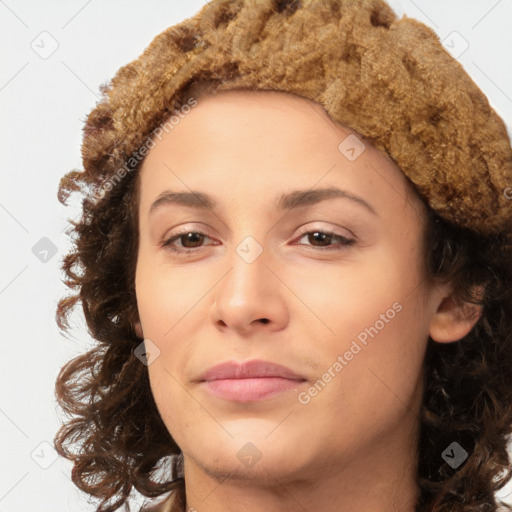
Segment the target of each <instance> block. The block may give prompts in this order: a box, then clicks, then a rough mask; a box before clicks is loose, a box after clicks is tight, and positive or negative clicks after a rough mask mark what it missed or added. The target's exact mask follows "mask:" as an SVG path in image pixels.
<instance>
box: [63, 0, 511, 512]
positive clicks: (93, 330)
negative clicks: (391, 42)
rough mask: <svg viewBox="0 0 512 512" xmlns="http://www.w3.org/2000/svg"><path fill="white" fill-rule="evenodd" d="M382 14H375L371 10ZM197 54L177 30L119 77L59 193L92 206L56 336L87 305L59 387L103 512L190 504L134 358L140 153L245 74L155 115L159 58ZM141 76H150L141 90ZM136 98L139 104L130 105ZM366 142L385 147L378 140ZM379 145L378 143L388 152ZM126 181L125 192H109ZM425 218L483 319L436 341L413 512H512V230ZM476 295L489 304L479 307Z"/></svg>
mask: <svg viewBox="0 0 512 512" xmlns="http://www.w3.org/2000/svg"><path fill="white" fill-rule="evenodd" d="M218 3H219V4H223V5H225V6H231V5H235V4H238V3H239V2H232V3H231V2H229V1H223V2H218ZM380 3H381V2H378V1H377V0H376V1H375V2H373V1H372V2H370V4H371V6H375V5H380ZM275 4H276V9H277V11H279V12H286V9H288V11H290V12H291V7H290V6H293V5H294V4H297V2H283V1H281V2H275ZM285 4H286V5H285ZM334 4H335V2H334V1H333V5H334ZM287 6H288V7H287ZM372 9H373V7H372ZM372 12H373V11H372ZM224 14H225V16H224V18H223V19H220V18H219V19H215V20H214V21H212V22H211V23H214V24H217V25H219V24H224V25H225V24H227V23H229V20H230V15H232V14H233V13H231V14H230V12H228V11H227V10H226V11H224ZM383 20H384V19H383ZM383 20H381V21H382V23H384V21H385V20H384V21H383ZM217 25H216V26H217ZM196 42H197V40H196V38H195V36H194V37H192V36H191V35H190V31H187V30H184V29H180V28H179V27H178V28H175V29H174V30H172V31H170V32H168V33H167V34H166V36H165V38H164V39H160V40H159V41H158V42H157V43H154V44H152V46H151V47H150V49H149V51H146V52H145V53H144V55H143V56H141V59H140V61H138V64H137V65H135V64H134V63H131V64H129V65H127V66H125V67H123V68H121V70H120V71H119V72H118V74H117V75H116V77H115V78H114V79H113V80H112V82H111V83H110V84H108V85H105V86H102V87H101V90H102V93H103V97H102V100H101V102H100V103H98V105H97V106H96V107H95V108H94V110H93V111H92V112H91V113H90V114H89V116H88V118H87V121H86V124H85V127H84V141H83V146H82V155H83V161H84V171H78V170H73V171H70V172H69V173H67V174H66V175H65V176H64V177H63V178H62V180H61V183H60V186H59V193H58V198H59V201H61V202H62V203H63V204H66V201H67V199H68V197H69V196H70V194H71V193H74V192H80V193H81V195H82V196H83V200H82V216H81V219H80V220H79V221H77V222H75V221H71V224H72V228H71V231H70V234H71V236H72V237H73V250H72V252H70V253H69V254H68V255H66V256H65V257H64V259H63V262H62V269H63V271H64V273H65V275H66V279H65V284H66V285H67V286H68V287H69V288H70V290H72V294H71V295H69V296H67V297H64V298H62V299H61V301H60V302H59V305H58V309H57V323H58V325H59V327H60V329H61V330H62V331H66V330H68V329H69V314H70V313H71V311H72V310H73V309H74V308H75V307H76V306H77V305H78V304H80V305H81V307H82V310H83V313H84V316H85V319H86V322H87V326H88V329H89V332H90V335H91V336H92V338H94V340H95V346H94V348H92V350H90V351H88V352H87V353H85V354H83V355H80V356H78V357H76V358H74V359H72V360H71V361H69V362H68V363H67V364H66V365H65V366H64V367H63V368H62V369H61V371H60V373H59V375H58V378H57V382H56V396H57V400H58V403H59V405H60V407H61V408H62V409H63V411H64V412H65V413H66V414H67V415H68V416H69V420H68V421H67V422H66V423H64V424H63V425H62V427H61V428H60V430H59V431H58V433H57V434H56V437H55V447H56V450H57V451H58V453H59V454H60V455H61V456H63V457H65V458H67V459H69V460H71V461H73V463H74V466H73V471H72V479H73V482H74V483H75V485H77V486H78V487H79V488H80V489H81V490H83V491H84V492H86V493H88V494H89V495H91V496H93V497H96V498H99V499H100V500H101V502H100V504H99V506H98V508H97V510H98V512H113V511H115V510H117V509H118V508H119V507H121V506H122V505H123V504H125V503H126V502H127V500H128V498H129V495H130V493H131V491H132V489H136V490H137V491H139V492H140V493H141V494H143V495H144V496H147V497H151V498H156V497H158V496H161V495H163V494H164V493H167V492H169V491H173V490H177V492H180V493H181V494H180V496H181V499H182V500H183V487H184V478H183V465H182V464H183V459H182V453H181V450H180V448H179V446H178V445H177V444H176V443H175V442H174V440H173V439H172V437H171V435H170V433H169V432H168V430H167V428H166V427H165V425H164V423H163V421H162V419H161V417H160V414H159V412H158V410H157V407H156V404H155V402H154V399H153V396H152V393H151V389H150V385H149V379H148V371H147V367H146V366H145V365H143V364H141V362H140V360H139V359H138V358H137V357H135V356H134V350H135V349H136V348H137V347H138V346H139V345H140V343H141V339H140V338H139V337H138V336H137V334H136V332H135V330H134V323H135V322H136V321H137V320H138V313H137V303H136V295H135V284H134V279H135V267H136V263H137V253H138V237H139V233H138V208H139V180H138V176H139V173H138V171H139V169H140V165H141V162H142V161H143V158H140V155H141V152H140V151H139V148H140V147H141V146H142V145H143V141H144V140H147V137H148V136H149V135H150V134H151V133H153V131H154V130H155V128H156V127H159V126H162V123H164V122H165V121H166V120H167V119H168V118H169V116H170V115H171V113H172V112H173V111H176V110H177V109H178V108H179V107H181V106H183V105H185V104H186V103H187V101H188V100H189V99H190V98H191V97H192V96H193V95H192V91H194V94H195V92H196V91H202V90H205V91H207V92H208V93H213V92H214V91H215V90H217V89H219V90H220V89H222V88H224V89H234V88H236V82H235V78H236V76H237V71H236V69H235V68H234V67H233V66H232V65H229V63H227V64H225V65H224V67H223V68H217V69H216V70H215V72H212V73H210V74H208V73H200V72H199V71H197V75H196V76H195V77H194V79H193V80H190V81H189V82H182V83H181V85H180V89H179V90H178V89H176V90H175V91H174V92H173V94H172V95H169V94H170V92H169V91H161V93H160V95H156V97H155V96H153V97H152V101H153V108H152V109H150V108H149V107H148V103H147V98H148V96H149V95H150V94H151V93H152V92H154V91H155V90H156V89H158V88H160V89H163V87H162V84H163V83H165V81H166V80H168V74H167V72H168V70H166V71H165V72H164V71H163V69H162V68H161V67H159V66H157V65H156V64H155V62H156V60H157V59H159V58H160V57H161V55H160V54H159V51H158V50H159V48H160V49H161V48H162V47H163V46H162V45H163V44H164V43H165V44H167V45H175V46H179V47H180V48H181V50H182V51H187V52H188V51H189V50H192V51H191V52H190V53H192V52H193V51H195V50H194V48H196V46H195V44H196ZM162 51H163V50H162ZM186 58H189V57H186ZM166 65H168V64H166ZM176 66H178V64H176ZM141 69H144V70H145V71H147V73H149V75H148V76H145V77H144V78H141V77H142V73H140V70H141ZM199 69H200V67H199V65H198V67H197V70H199ZM151 73H156V74H155V75H152V74H151ZM143 80H145V82H144V81H143ZM148 83H152V86H151V87H149V86H148V85H147V84H148ZM129 89H130V90H131V91H132V92H131V93H130V94H127V93H126V91H127V90H129ZM166 94H167V95H168V96H165V95H166ZM116 102H117V103H116ZM145 102H146V103H145ZM126 119H129V120H130V122H131V123H132V131H131V132H130V133H129V134H128V133H127V134H126V137H125V138H123V139H120V134H122V131H121V129H120V128H119V127H120V126H126V125H123V123H127V122H128V121H126ZM363 135H364V136H365V137H367V138H368V139H369V140H374V139H373V138H372V135H371V134H369V133H363ZM380 142H381V141H378V140H376V139H375V144H376V145H377V146H378V144H379V143H380ZM128 148H137V149H136V150H132V151H130V150H128ZM120 170H124V171H123V172H119V171H120ZM116 175H117V176H118V177H120V179H118V180H117V183H116V184H115V185H112V178H113V177H114V176H116ZM422 199H423V198H422ZM425 205H426V206H427V211H428V221H427V223H426V224H425V228H424V247H425V250H424V258H425V259H424V261H425V269H426V277H427V279H429V280H430V281H432V282H434V281H438V282H439V281H450V282H451V283H452V284H453V289H454V297H455V299H456V300H458V301H460V302H461V303H474V304H480V305H482V308H483V309H482V314H481V317H480V318H479V320H478V322H477V323H476V324H475V326H474V327H473V329H472V330H471V331H470V332H469V334H468V335H466V336H465V337H464V338H462V339H461V340H459V341H457V342H455V343H448V344H443V343H436V342H434V341H433V340H432V339H429V341H428V345H427V352H426V357H425V361H424V373H423V376H424V390H425V391H424V396H423V402H422V407H421V413H420V417H419V418H418V421H419V424H420V439H419V444H418V452H417V453H418V460H419V465H418V471H417V482H418V486H419V489H420V499H419V502H418V503H417V505H416V511H417V512H448V511H450V512H457V511H464V512H473V511H474V512H476V511H478V512H494V511H496V510H502V509H501V508H500V509H498V506H502V507H504V508H503V510H505V509H506V510H512V508H511V507H510V506H508V505H506V504H504V503H502V502H499V503H497V499H496V497H495V493H496V491H498V490H499V489H501V488H502V487H503V486H504V485H505V484H506V483H507V482H508V481H509V480H510V479H511V472H512V465H511V461H510V458H509V455H508V452H507V447H508V441H509V436H510V434H511V432H512V371H511V369H512V226H510V225H508V226H506V227H505V228H502V229H501V230H499V231H496V230H493V232H492V233H490V234H483V233H482V232H476V231H474V230H472V229H469V228H467V227H462V226H460V225H457V224H456V223H453V222H450V221H449V220H447V219H446V218H443V217H442V216H441V215H439V214H438V213H437V212H436V211H434V209H433V208H431V207H430V206H429V205H428V203H427V201H425ZM478 286H482V287H483V290H484V291H483V293H480V294H479V296H475V289H477V287H478ZM454 441H455V442H457V443H458V444H459V445H460V446H461V447H463V448H464V449H465V450H466V452H468V457H467V459H466V460H465V461H464V463H463V464H462V465H460V466H459V467H457V468H456V469H453V468H452V467H451V466H450V465H449V464H447V463H446V462H445V460H444V459H443V458H442V453H443V452H444V450H445V449H446V448H447V447H448V446H449V445H450V444H451V443H452V442H454ZM173 492H174V491H173Z"/></svg>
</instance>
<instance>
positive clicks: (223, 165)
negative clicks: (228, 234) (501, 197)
mask: <svg viewBox="0 0 512 512" xmlns="http://www.w3.org/2000/svg"><path fill="white" fill-rule="evenodd" d="M196 99H197V104H196V106H194V107H193V108H191V109H190V112H189V113H187V114H186V115H182V116H180V120H179V122H178V123H177V124H174V125H173V127H172V129H170V130H168V132H167V133H163V135H162V138H161V141H156V142H157V144H156V146H155V147H153V149H151V150H150V151H149V153H148V155H147V156H146V158H145V160H144V162H143V165H142V167H141V170H140V180H141V190H142V192H143V195H144V196H146V195H150V196H152V197H153V198H154V197H155V196H156V195H157V194H159V193H161V192H162V190H163V189H164V188H166V187H167V188H169V187H171V188H173V189H181V190H186V189H187V188H193V189H209V190H211V191H218V192H220V193H225V194H227V193H229V194H230V196H231V197H232V198H235V197H236V196H237V191H238V196H239V197H242V196H245V197H247V189H249V190H251V189H252V190H254V191H256V190H258V192H259V193H260V194H261V193H263V194H266V195H269V194H270V193H272V192H275V190H273V187H275V188H281V189H286V188H292V184H293V185H294V186H293V188H294V189H297V188H311V187H314V186H315V183H318V185H319V186H320V185H326V186H331V185H334V184H335V182H337V184H344V185H347V186H348V187H349V188H352V190H353V191H354V193H356V192H358V193H359V194H364V193H366V194H368V193H370V194H373V193H374V192H375V189H379V195H380V196H381V197H380V199H381V201H386V200H387V201H392V202H394V203H395V204H396V202H397V200H399V201H400V202H401V203H405V202H410V200H411V197H409V196H410V195H411V193H412V195H414V191H413V189H412V187H411V186H410V184H409V182H408V180H407V178H406V177H405V176H404V174H403V173H402V172H401V171H400V170H399V169H398V167H397V166H396V165H395V164H394V162H393V161H392V160H391V158H390V157H389V156H388V155H386V154H385V153H383V152H382V151H380V150H379V149H377V148H376V147H374V146H373V144H371V142H370V141H369V140H368V139H366V138H364V137H362V136H361V135H360V134H358V133H356V132H355V131H353V130H351V129H350V128H348V127H346V126H344V125H341V124H339V123H336V122H334V121H333V120H332V119H331V118H330V117H329V116H328V114H327V113H326V112H325V110H324V109H323V107H322V106H321V105H320V104H318V103H315V102H313V101H311V100H308V99H306V98H302V97H299V96H296V95H292V94H288V93H283V92H277V91H239V90H235V91H220V92H217V93H215V94H211V93H208V94H200V95H199V96H198V97H197V98H196ZM342 182H343V183H342ZM244 184H245V185H246V187H245V188H244ZM368 189H373V191H372V190H368ZM143 199H144V198H143ZM412 199H413V201H414V197H413V198H412ZM416 199H417V198H416ZM148 200H149V199H146V200H144V202H146V203H147V201H148ZM377 202H378V201H377ZM145 206H146V208H148V207H149V206H148V205H147V204H146V205H145ZM416 206H417V207H419V208H421V205H420V204H417V205H416Z"/></svg>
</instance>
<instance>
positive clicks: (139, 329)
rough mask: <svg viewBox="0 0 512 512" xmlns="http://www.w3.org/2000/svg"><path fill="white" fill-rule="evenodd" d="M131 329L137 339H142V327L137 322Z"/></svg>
mask: <svg viewBox="0 0 512 512" xmlns="http://www.w3.org/2000/svg"><path fill="white" fill-rule="evenodd" d="M133 329H134V330H135V334H136V335H137V337H138V338H141V339H144V333H143V332H142V325H141V323H140V322H139V321H137V322H135V323H134V324H133Z"/></svg>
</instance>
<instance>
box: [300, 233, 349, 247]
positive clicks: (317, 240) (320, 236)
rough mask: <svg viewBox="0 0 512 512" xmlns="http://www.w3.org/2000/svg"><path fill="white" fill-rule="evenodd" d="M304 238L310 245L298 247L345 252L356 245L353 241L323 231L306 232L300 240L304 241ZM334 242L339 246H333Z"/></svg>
mask: <svg viewBox="0 0 512 512" xmlns="http://www.w3.org/2000/svg"><path fill="white" fill-rule="evenodd" d="M303 238H306V239H307V242H308V243H307V244H298V245H306V246H310V247H313V248H316V249H319V250H343V249H345V248H346V247H347V246H350V245H352V244H354V243H355V240H353V239H350V238H346V237H344V236H342V235H338V234H336V233H332V232H328V231H321V230H313V231H305V232H304V233H302V234H301V235H300V238H299V240H302V239H303ZM333 240H337V241H338V244H337V246H333ZM309 244H310V245H309Z"/></svg>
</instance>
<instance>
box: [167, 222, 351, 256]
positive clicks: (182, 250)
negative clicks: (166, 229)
mask: <svg viewBox="0 0 512 512" xmlns="http://www.w3.org/2000/svg"><path fill="white" fill-rule="evenodd" d="M204 231H207V230H203V231H201V230H199V229H194V228H193V227H190V226H184V227H182V228H180V229H179V231H176V232H174V233H172V234H170V235H164V237H163V239H162V241H161V242H160V244H159V245H160V247H161V248H163V249H165V250H168V251H169V252H171V253H174V254H175V255H178V254H181V255H193V254H199V253H201V252H203V251H204V250H206V247H207V246H202V245H201V246H198V247H192V248H187V247H180V246H173V245H172V243H174V242H175V241H176V240H179V239H180V238H181V237H182V236H183V235H186V234H188V233H196V234H199V235H201V236H203V237H206V238H210V239H211V240H215V239H214V237H212V236H210V235H209V234H208V233H207V232H204ZM315 232H320V233H322V234H324V235H327V236H330V237H332V238H336V239H338V241H339V243H338V244H336V243H330V244H329V245H328V246H314V245H308V244H300V243H298V241H299V240H300V239H301V238H302V237H303V236H305V235H307V234H310V233H315ZM356 242H357V237H354V236H353V235H349V236H345V235H342V234H341V233H337V232H336V231H335V230H332V229H330V228H327V227H312V226H308V225H303V226H301V227H300V228H299V232H298V233H297V234H296V235H295V237H294V242H293V243H291V245H294V246H304V247H307V248H308V250H313V251H315V252H317V253H322V252H328V251H337V252H341V251H343V250H344V249H345V250H346V249H347V248H348V247H350V246H352V245H354V244H355V243H356ZM210 245H219V244H218V243H215V242H214V243H213V244H210Z"/></svg>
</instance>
